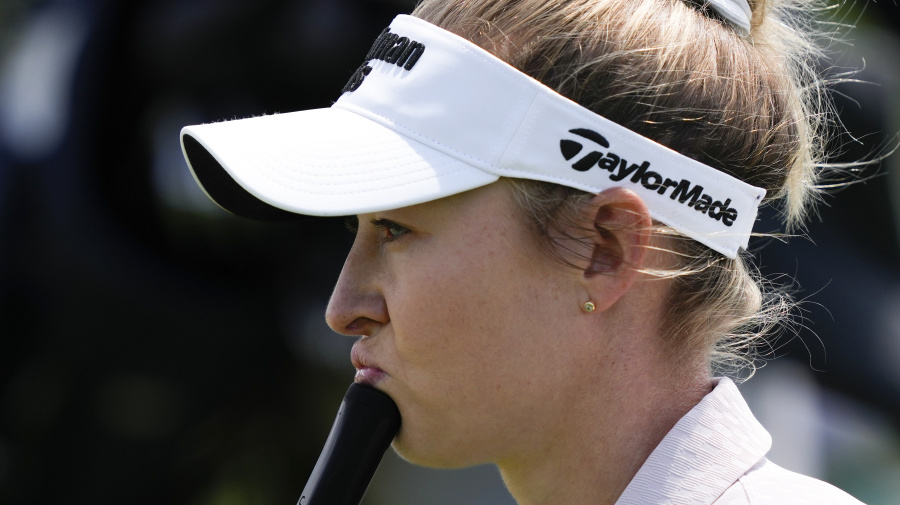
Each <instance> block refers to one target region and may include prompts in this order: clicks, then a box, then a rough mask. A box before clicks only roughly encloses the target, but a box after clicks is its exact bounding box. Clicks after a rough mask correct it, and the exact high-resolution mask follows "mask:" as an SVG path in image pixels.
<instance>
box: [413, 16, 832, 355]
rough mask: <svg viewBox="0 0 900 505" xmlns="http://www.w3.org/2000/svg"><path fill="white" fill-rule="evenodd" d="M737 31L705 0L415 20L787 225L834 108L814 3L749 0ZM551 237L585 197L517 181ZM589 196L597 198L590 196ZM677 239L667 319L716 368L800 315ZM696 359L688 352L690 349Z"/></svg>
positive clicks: (742, 262) (797, 212) (677, 339)
mask: <svg viewBox="0 0 900 505" xmlns="http://www.w3.org/2000/svg"><path fill="white" fill-rule="evenodd" d="M749 3H750V6H751V8H752V11H753V16H752V21H751V33H750V35H749V36H741V35H739V34H738V33H737V32H736V31H735V30H734V28H733V27H732V26H730V25H729V24H728V23H727V22H726V21H724V20H723V19H721V18H719V17H717V16H716V15H715V12H714V11H712V10H711V9H710V8H709V7H708V5H705V4H704V2H703V1H702V0H433V1H432V0H425V1H424V2H422V3H421V4H420V5H419V6H418V7H417V8H416V10H415V11H414V12H413V15H414V16H418V17H420V18H423V19H425V20H426V21H429V22H431V23H432V24H435V25H438V26H440V27H442V28H444V29H447V30H449V31H451V32H454V33H456V34H457V35H460V36H462V37H464V38H466V39H468V40H470V41H472V42H474V43H475V44H478V45H479V46H481V47H483V48H484V49H486V50H488V51H490V52H492V53H493V54H494V55H496V56H497V57H499V58H501V59H503V60H505V61H506V62H507V63H509V64H510V65H512V66H513V67H515V68H517V69H518V70H520V71H521V72H524V73H526V74H528V75H530V76H531V77H533V78H535V79H537V80H539V81H541V82H543V83H544V84H545V85H547V86H548V87H550V88H552V89H554V90H555V91H557V92H558V93H560V94H561V95H563V96H566V97H568V98H570V99H571V100H573V101H576V102H578V103H579V104H581V105H582V106H584V107H586V108H588V109H591V110H593V111H594V112H596V113H598V114H600V115H602V116H604V117H606V118H608V119H611V120H613V121H615V122H617V123H619V124H621V125H623V126H625V127H627V128H629V129H631V130H633V131H635V132H637V133H640V134H641V135H644V136H646V137H648V138H650V139H653V140H655V141H656V142H658V143H660V144H663V145H665V146H667V147H669V148H671V149H674V150H676V151H678V152H680V153H682V154H684V155H687V156H689V157H691V158H694V159H696V160H698V161H700V162H702V163H705V164H707V165H710V166H712V167H715V168H717V169H719V170H721V171H723V172H727V173H729V174H731V175H733V176H735V177H737V178H739V179H741V180H744V181H746V182H748V183H750V184H753V185H755V186H758V187H762V188H765V189H766V190H767V192H768V196H767V201H769V202H772V201H777V202H779V205H780V209H781V210H782V213H783V215H784V218H785V222H786V224H787V226H788V228H791V227H794V226H797V225H799V224H800V223H802V221H803V219H804V217H805V215H806V213H807V209H808V208H809V206H810V202H811V200H812V199H814V196H815V187H816V186H815V182H816V178H817V167H818V166H820V165H821V163H820V162H821V160H822V157H823V144H824V140H823V135H822V134H823V132H824V125H825V124H826V119H827V117H828V114H827V112H828V109H827V103H828V102H827V100H825V99H824V93H823V86H822V85H821V83H822V81H821V79H820V78H819V77H818V75H817V72H816V70H815V66H814V63H815V61H816V59H817V58H818V57H819V56H820V53H819V50H818V48H817V46H816V44H814V43H813V40H814V37H813V35H812V34H813V33H814V32H813V31H812V30H811V29H810V28H811V26H812V23H811V21H810V13H811V11H812V7H811V6H810V5H809V1H807V0H749ZM512 183H513V186H514V187H515V188H516V193H517V195H518V196H519V201H520V204H521V205H522V206H523V208H524V209H525V210H526V211H528V214H529V215H531V216H532V220H533V222H534V224H535V226H536V227H537V229H538V230H539V231H541V232H542V235H543V236H544V237H550V236H551V234H550V233H549V230H554V229H555V230H559V229H560V227H561V224H560V223H561V222H564V221H566V220H568V219H571V218H572V217H573V216H575V215H576V214H577V210H578V208H579V206H580V205H582V204H583V202H584V201H585V194H584V193H582V192H580V191H577V190H573V189H570V188H565V187H561V186H554V185H552V184H547V183H540V182H533V181H525V180H515V181H512ZM588 196H589V195H588ZM656 231H657V232H659V233H664V234H666V235H668V236H671V237H673V240H672V243H673V247H672V250H673V252H674V253H675V255H676V257H677V258H679V265H678V266H677V267H676V268H674V269H672V270H670V271H667V272H657V274H658V275H662V276H664V277H671V278H673V286H672V290H671V292H670V296H669V300H668V305H667V309H666V314H665V316H664V319H663V323H662V324H663V327H664V328H666V337H667V338H668V342H667V343H668V344H669V346H670V349H672V350H674V351H686V350H689V349H703V350H704V352H705V353H706V355H707V356H708V359H709V362H710V364H711V365H712V367H714V368H719V367H722V366H738V367H740V366H741V365H746V364H752V363H753V360H752V357H751V356H750V355H749V354H748V353H747V352H746V351H747V350H749V349H752V347H753V343H754V342H755V341H756V340H757V337H758V336H759V335H761V334H762V333H763V332H764V331H765V330H767V329H768V328H770V327H773V326H775V324H776V323H777V322H778V321H779V320H781V319H783V317H784V316H785V315H786V314H787V313H788V309H789V307H790V305H791V303H790V299H789V298H788V297H787V296H786V295H783V294H780V293H778V292H777V291H774V290H771V289H763V287H762V285H763V282H762V279H760V278H759V276H758V275H756V274H755V270H754V268H753V267H752V265H751V264H750V263H749V262H748V260H747V258H745V257H739V258H738V259H736V260H730V259H728V258H725V257H723V256H721V255H719V254H717V253H715V252H714V251H712V250H710V249H708V248H707V247H705V246H703V245H701V244H699V243H698V242H696V241H693V240H689V239H685V238H683V237H681V238H680V237H678V236H677V234H676V233H675V232H674V231H672V230H671V229H668V228H666V227H662V226H660V227H656ZM685 356H686V355H685Z"/></svg>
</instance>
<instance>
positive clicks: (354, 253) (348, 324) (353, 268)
mask: <svg viewBox="0 0 900 505" xmlns="http://www.w3.org/2000/svg"><path fill="white" fill-rule="evenodd" d="M379 276H380V269H379V267H378V261H377V258H376V255H375V254H373V253H372V252H371V251H368V250H367V248H366V247H365V245H364V244H362V243H361V241H360V239H359V237H357V240H356V241H355V242H354V244H353V247H352V248H351V249H350V253H349V254H348V255H347V260H346V261H345V262H344V267H343V269H341V275H340V277H339V278H338V281H337V284H336V285H335V286H334V292H333V293H332V294H331V299H330V300H329V301H328V308H327V309H326V310H325V321H326V322H327V323H328V326H330V327H331V329H332V330H334V331H336V332H337V333H340V334H342V335H349V336H363V335H365V336H372V335H374V334H375V333H376V332H377V331H378V329H379V328H381V327H383V326H384V325H386V324H388V323H389V322H390V320H391V319H390V316H389V315H388V310H387V303H386V302H385V299H384V294H383V293H382V290H381V283H380V282H379Z"/></svg>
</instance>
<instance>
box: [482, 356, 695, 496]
mask: <svg viewBox="0 0 900 505" xmlns="http://www.w3.org/2000/svg"><path fill="white" fill-rule="evenodd" d="M626 368H627V367H626ZM621 377H628V380H627V381H622V383H621V384H619V385H618V387H617V388H616V389H614V391H615V394H612V395H610V394H604V393H603V392H602V391H595V390H594V388H591V387H587V388H585V389H584V391H583V393H582V395H581V396H582V398H581V400H580V401H576V402H574V405H573V406H572V408H566V409H565V410H564V412H562V413H561V414H563V415H559V416H557V417H556V419H557V420H559V421H560V422H558V423H556V424H555V425H554V426H552V427H548V428H547V429H545V430H543V431H544V435H542V436H541V438H534V439H535V440H543V441H546V443H544V444H542V445H540V446H534V447H532V448H531V450H530V452H529V453H528V454H520V455H517V457H513V458H509V459H508V460H505V461H501V462H498V466H499V467H500V472H501V474H502V476H503V479H504V481H505V482H506V485H507V487H508V488H509V490H510V492H511V493H512V495H513V497H514V498H515V499H516V501H517V502H518V503H519V504H520V505H555V504H560V505H579V504H590V505H613V504H614V503H615V502H616V500H617V499H618V497H619V496H620V495H621V494H622V492H623V491H624V490H625V487H626V486H627V485H628V483H629V482H630V481H631V479H632V478H633V477H634V475H635V474H636V473H637V471H638V470H639V469H640V467H641V465H642V464H643V463H644V461H645V460H646V459H647V457H648V456H649V455H650V453H651V452H652V451H653V449H654V448H655V447H656V446H657V445H659V443H660V441H662V439H663V438H664V437H665V435H666V433H668V432H669V430H670V429H671V428H672V427H673V426H674V425H675V423H676V422H678V420H679V419H681V417H682V416H684V415H685V414H686V413H687V412H688V411H689V410H690V409H691V408H693V407H694V406H695V405H696V404H697V403H698V402H699V401H700V400H701V399H702V398H703V396H704V395H705V394H707V393H708V392H709V391H710V379H709V377H708V374H707V373H706V371H705V369H704V370H702V372H701V371H697V373H693V374H691V376H690V377H682V378H681V379H678V378H676V377H672V376H669V377H668V378H667V379H666V380H659V379H658V377H659V376H658V375H656V374H650V373H648V374H643V373H628V374H627V375H622V376H621ZM654 379H655V380H654ZM607 391H609V389H607Z"/></svg>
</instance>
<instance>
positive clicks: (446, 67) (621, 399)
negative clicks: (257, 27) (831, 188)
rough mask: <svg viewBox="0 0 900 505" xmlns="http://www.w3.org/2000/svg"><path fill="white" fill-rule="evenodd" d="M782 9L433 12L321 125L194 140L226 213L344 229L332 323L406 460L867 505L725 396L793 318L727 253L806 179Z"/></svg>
mask: <svg viewBox="0 0 900 505" xmlns="http://www.w3.org/2000/svg"><path fill="white" fill-rule="evenodd" d="M797 8H798V6H797V5H794V4H791V5H788V4H784V5H782V4H780V3H776V2H775V1H774V0H773V1H770V2H764V1H761V0H760V1H751V4H750V5H748V4H747V3H746V2H745V1H744V0H716V1H714V2H707V3H703V2H693V1H681V0H568V1H563V2H560V1H549V0H529V1H514V0H501V1H498V0H457V1H425V2H423V3H422V4H421V5H419V7H418V8H417V9H416V11H415V12H414V13H413V16H414V17H408V16H400V17H398V18H397V19H395V21H394V22H393V23H392V24H391V26H390V27H389V28H388V29H386V30H385V31H384V32H382V34H381V36H379V38H378V40H376V42H375V43H374V45H373V47H372V49H371V50H370V51H369V53H368V55H367V56H366V60H365V62H364V63H363V65H362V66H361V67H360V68H359V69H358V70H357V71H356V72H355V73H354V75H353V76H352V77H351V79H350V81H349V82H348V83H347V85H346V86H345V88H344V90H343V95H342V96H341V98H340V99H339V100H338V101H337V102H336V103H335V104H334V106H333V107H331V108H329V109H320V110H311V111H303V112H297V113H291V114H282V115H275V116H265V117H260V118H253V119H246V120H240V121H232V122H224V123H216V124H210V125H200V126H192V127H187V128H185V129H184V130H183V132H182V144H183V147H184V151H185V155H186V157H187V159H188V162H189V164H190V165H191V168H192V170H193V172H194V174H195V177H196V178H197V180H198V182H199V183H200V184H201V185H202V186H203V188H204V190H205V191H206V192H207V193H208V194H209V195H210V197H211V198H213V199H214V200H215V201H216V202H217V203H219V204H220V205H222V206H223V207H225V208H226V209H229V210H231V211H233V212H235V213H238V214H241V215H245V216H248V217H253V218H259V219H290V218H291V217H294V216H295V215H296V214H312V215H352V216H356V218H355V220H356V227H357V230H356V239H355V242H354V244H353V247H352V249H351V251H350V253H349V255H348V257H347V260H346V263H345V265H344V269H343V271H342V273H341V276H340V279H339V280H338V282H337V286H336V287H335V291H334V294H333V296H332V299H331V302H330V303H329V306H328V311H327V314H326V318H327V320H328V323H329V325H331V327H332V328H333V329H334V330H335V331H337V332H340V333H344V334H347V335H352V336H356V337H359V340H358V341H357V343H356V344H355V345H354V347H353V352H352V360H353V363H354V365H355V366H356V368H357V370H358V372H357V375H356V380H357V381H358V382H363V383H367V384H370V385H373V386H374V387H376V388H378V389H380V390H382V391H384V392H386V393H387V394H389V395H390V396H391V397H392V398H393V399H394V400H395V401H396V403H397V405H398V407H399V409H400V412H401V414H402V418H403V424H402V428H401V430H400V432H399V434H398V435H397V437H396V439H395V441H394V448H395V450H396V451H397V452H398V453H399V454H400V455H402V456H403V457H405V458H406V459H408V460H410V461H412V462H413V463H417V464H422V465H428V466H435V467H460V466H467V465H474V464H479V463H485V462H491V463H495V464H496V465H498V467H499V468H500V471H501V473H502V475H503V478H504V481H505V482H506V484H507V486H508V487H509V490H510V491H511V493H512V494H513V496H514V497H515V498H516V499H517V501H518V502H519V503H522V504H553V503H563V504H577V503H591V504H601V503H608V504H612V503H623V504H624V503H641V504H648V503H716V504H720V505H721V504H737V503H754V504H755V503H816V504H823V503H858V502H857V501H856V500H854V499H852V498H851V497H849V496H848V495H846V494H844V493H842V492H841V491H839V490H837V489H835V488H833V487H831V486H829V485H827V484H824V483H822V482H819V481H816V480H814V479H810V478H808V477H803V476H800V475H796V474H793V473H790V472H788V471H786V470H784V469H781V468H778V467H777V466H775V465H774V464H772V463H771V462H769V461H768V460H766V459H765V453H766V452H767V451H768V448H769V446H770V445H771V440H770V438H769V436H768V434H767V433H766V432H765V430H764V429H763V428H762V427H761V426H760V425H759V424H758V423H757V422H756V421H755V419H754V418H753V416H752V414H750V412H749V410H748V409H747V407H746V404H745V403H744V402H743V400H742V399H741V397H740V394H739V393H738V392H737V389H736V388H735V386H734V384H733V383H732V382H731V381H730V380H729V379H727V378H714V377H713V375H714V371H715V370H717V369H719V368H721V367H722V366H729V365H735V364H738V365H739V364H740V363H742V362H743V361H744V360H746V359H747V358H745V357H743V355H741V354H740V351H741V349H742V348H745V347H747V346H748V345H749V344H751V343H752V341H753V340H754V334H753V333H752V330H753V329H754V328H759V327H760V326H762V327H766V326H768V325H770V324H772V323H774V322H775V321H774V319H775V317H776V316H777V314H778V313H779V312H780V311H781V310H782V309H783V307H784V306H785V304H786V302H785V301H784V300H782V299H781V298H780V297H778V296H777V295H774V294H767V293H763V292H762V291H761V289H760V287H759V285H758V283H757V282H756V281H755V280H754V278H753V276H752V274H751V272H752V270H750V268H749V267H748V266H747V264H746V260H745V257H744V255H743V253H741V252H740V250H741V249H745V248H746V246H747V242H748V240H749V236H750V233H751V229H752V226H753V223H754V221H755V219H756V213H757V208H758V205H759V204H760V203H761V202H762V201H763V199H764V198H767V199H768V201H772V202H782V203H783V205H784V207H783V208H784V213H785V215H786V217H787V221H788V224H790V225H794V224H797V223H799V222H800V220H801V219H802V217H803V215H804V212H805V208H806V204H807V201H808V200H809V195H810V194H811V191H812V188H813V183H814V179H815V170H814V167H815V166H816V165H815V164H816V162H817V161H818V160H819V159H820V158H821V156H820V152H819V145H820V138H819V136H818V132H819V125H820V123H821V117H822V114H821V111H820V110H817V109H814V108H813V107H812V105H813V104H818V103H820V101H819V100H818V99H819V95H818V94H817V92H816V90H817V89H818V88H817V87H816V86H815V83H817V82H818V81H817V80H816V79H815V78H814V74H813V73H812V72H811V70H810V68H808V67H807V66H805V65H806V63H807V62H808V60H809V56H810V55H811V54H813V53H814V51H813V49H812V46H811V45H810V44H809V42H808V40H807V35H806V34H805V33H804V32H803V31H802V30H800V29H799V28H797V24H798V23H797V22H796V21H794V22H793V23H792V22H791V20H792V19H795V18H792V17H791V14H792V13H794V10H792V9H797Z"/></svg>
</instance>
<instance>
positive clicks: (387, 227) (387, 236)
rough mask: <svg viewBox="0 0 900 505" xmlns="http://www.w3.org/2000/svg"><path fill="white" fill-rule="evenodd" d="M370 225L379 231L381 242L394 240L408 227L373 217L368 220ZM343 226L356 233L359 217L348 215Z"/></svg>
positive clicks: (403, 233)
mask: <svg viewBox="0 0 900 505" xmlns="http://www.w3.org/2000/svg"><path fill="white" fill-rule="evenodd" d="M370 223H372V226H374V227H375V229H377V230H378V231H379V235H380V236H379V239H380V240H381V243H382V244H384V243H387V242H394V241H395V240H398V239H399V238H401V237H402V236H403V235H406V234H407V233H408V232H409V228H407V227H405V226H402V225H399V224H397V223H395V222H393V221H391V220H389V219H373V220H371V221H370ZM344 227H345V228H347V230H349V231H350V233H356V232H357V231H358V230H359V218H357V217H356V216H349V217H348V218H347V219H346V220H344Z"/></svg>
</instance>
